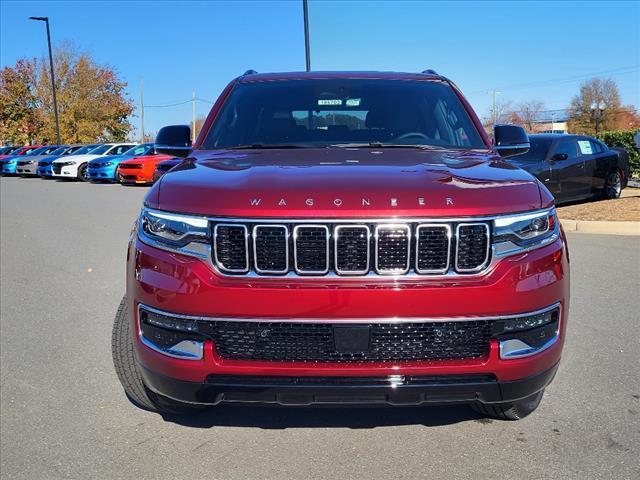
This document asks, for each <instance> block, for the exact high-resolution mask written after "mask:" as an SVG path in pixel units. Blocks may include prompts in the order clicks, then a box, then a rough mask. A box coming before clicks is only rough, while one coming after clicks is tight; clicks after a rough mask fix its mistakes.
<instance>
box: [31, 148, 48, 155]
mask: <svg viewBox="0 0 640 480" xmlns="http://www.w3.org/2000/svg"><path fill="white" fill-rule="evenodd" d="M50 149H51V147H40V148H36V149H35V150H30V151H29V152H28V153H27V155H44V154H45V153H47V151H49V150H50Z"/></svg>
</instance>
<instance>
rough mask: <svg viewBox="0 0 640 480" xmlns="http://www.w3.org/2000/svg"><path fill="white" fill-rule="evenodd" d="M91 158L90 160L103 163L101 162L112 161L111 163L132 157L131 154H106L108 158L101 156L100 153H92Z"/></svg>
mask: <svg viewBox="0 0 640 480" xmlns="http://www.w3.org/2000/svg"><path fill="white" fill-rule="evenodd" d="M92 157H93V158H92V159H91V162H89V163H92V162H94V161H95V162H97V163H103V162H113V163H120V162H122V161H124V160H128V159H130V158H132V156H131V155H108V157H109V158H102V157H103V156H102V155H99V156H98V155H93V156H92Z"/></svg>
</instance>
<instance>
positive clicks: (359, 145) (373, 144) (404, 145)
mask: <svg viewBox="0 0 640 480" xmlns="http://www.w3.org/2000/svg"><path fill="white" fill-rule="evenodd" d="M330 146H331V147H336V148H417V149H419V150H431V149H433V150H444V149H445V148H444V147H439V146H436V145H425V144H415V143H383V142H367V143H335V144H333V145H330Z"/></svg>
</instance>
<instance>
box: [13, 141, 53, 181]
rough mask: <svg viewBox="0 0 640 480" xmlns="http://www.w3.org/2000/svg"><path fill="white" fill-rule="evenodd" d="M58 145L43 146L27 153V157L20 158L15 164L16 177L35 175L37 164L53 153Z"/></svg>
mask: <svg viewBox="0 0 640 480" xmlns="http://www.w3.org/2000/svg"><path fill="white" fill-rule="evenodd" d="M56 148H58V145H45V146H44V147H40V148H36V149H35V150H32V151H30V152H29V154H28V155H25V156H23V157H21V159H20V160H18V162H17V164H16V173H17V174H18V175H37V174H38V171H37V170H38V162H39V161H40V160H41V159H42V158H43V157H46V156H47V155H49V154H50V153H51V152H53V151H54V150H55V149H56Z"/></svg>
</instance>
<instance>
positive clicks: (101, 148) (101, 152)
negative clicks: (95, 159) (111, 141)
mask: <svg viewBox="0 0 640 480" xmlns="http://www.w3.org/2000/svg"><path fill="white" fill-rule="evenodd" d="M111 147H113V145H100V146H99V147H97V148H94V149H93V150H91V155H104V153H105V152H106V151H107V150H109V149H110V148H111Z"/></svg>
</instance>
